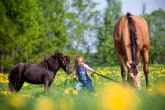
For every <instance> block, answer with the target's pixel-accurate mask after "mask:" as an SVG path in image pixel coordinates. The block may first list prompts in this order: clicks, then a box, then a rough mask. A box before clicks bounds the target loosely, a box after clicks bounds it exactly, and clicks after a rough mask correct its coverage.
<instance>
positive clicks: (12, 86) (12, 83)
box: [8, 80, 15, 92]
mask: <svg viewBox="0 0 165 110" xmlns="http://www.w3.org/2000/svg"><path fill="white" fill-rule="evenodd" d="M8 90H9V91H10V92H14V91H15V86H14V82H13V81H11V80H9V85H8Z"/></svg>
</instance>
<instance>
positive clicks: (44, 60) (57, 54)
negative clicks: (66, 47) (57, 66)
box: [39, 52, 63, 65]
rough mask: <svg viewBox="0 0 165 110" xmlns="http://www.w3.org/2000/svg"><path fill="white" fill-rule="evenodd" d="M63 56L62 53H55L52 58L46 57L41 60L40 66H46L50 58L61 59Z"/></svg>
mask: <svg viewBox="0 0 165 110" xmlns="http://www.w3.org/2000/svg"><path fill="white" fill-rule="evenodd" d="M61 56H63V54H62V53H60V52H56V53H54V54H53V55H51V56H50V57H45V58H44V59H43V60H41V61H40V62H39V64H41V65H45V63H46V62H47V60H49V59H50V58H53V57H54V58H59V57H61Z"/></svg>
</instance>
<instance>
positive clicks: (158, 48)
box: [144, 9, 165, 64]
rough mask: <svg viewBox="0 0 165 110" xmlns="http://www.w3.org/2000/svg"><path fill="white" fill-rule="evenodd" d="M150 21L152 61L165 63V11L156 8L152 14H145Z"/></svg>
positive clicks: (150, 53) (150, 54) (150, 52)
mask: <svg viewBox="0 0 165 110" xmlns="http://www.w3.org/2000/svg"><path fill="white" fill-rule="evenodd" d="M144 17H145V19H146V20H147V22H148V27H149V33H150V42H151V47H150V51H149V56H150V62H151V63H152V64H153V63H162V64H164V63H165V58H164V56H165V39H164V36H165V20H164V19H165V11H163V10H162V9H159V10H155V11H153V12H152V13H151V14H148V15H147V14H146V15H144Z"/></svg>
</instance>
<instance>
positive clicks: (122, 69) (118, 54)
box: [117, 52, 126, 82]
mask: <svg viewBox="0 0 165 110" xmlns="http://www.w3.org/2000/svg"><path fill="white" fill-rule="evenodd" d="M117 57H118V61H119V64H120V70H121V77H122V80H123V81H124V82H125V81H126V72H125V69H124V63H123V56H122V55H121V54H120V53H119V52H117Z"/></svg>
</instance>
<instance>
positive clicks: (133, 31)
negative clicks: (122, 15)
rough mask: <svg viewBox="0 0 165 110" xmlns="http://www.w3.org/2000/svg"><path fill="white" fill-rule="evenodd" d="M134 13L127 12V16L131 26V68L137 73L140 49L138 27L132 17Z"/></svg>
mask: <svg viewBox="0 0 165 110" xmlns="http://www.w3.org/2000/svg"><path fill="white" fill-rule="evenodd" d="M131 16H132V14H130V13H127V15H126V17H127V19H128V27H129V32H130V39H131V51H132V64H131V68H132V72H133V73H134V74H135V75H136V74H137V73H138V70H137V68H136V64H137V60H136V53H137V50H138V47H137V42H136V39H137V33H136V32H137V31H136V27H135V21H134V20H133V19H132V17H131Z"/></svg>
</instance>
